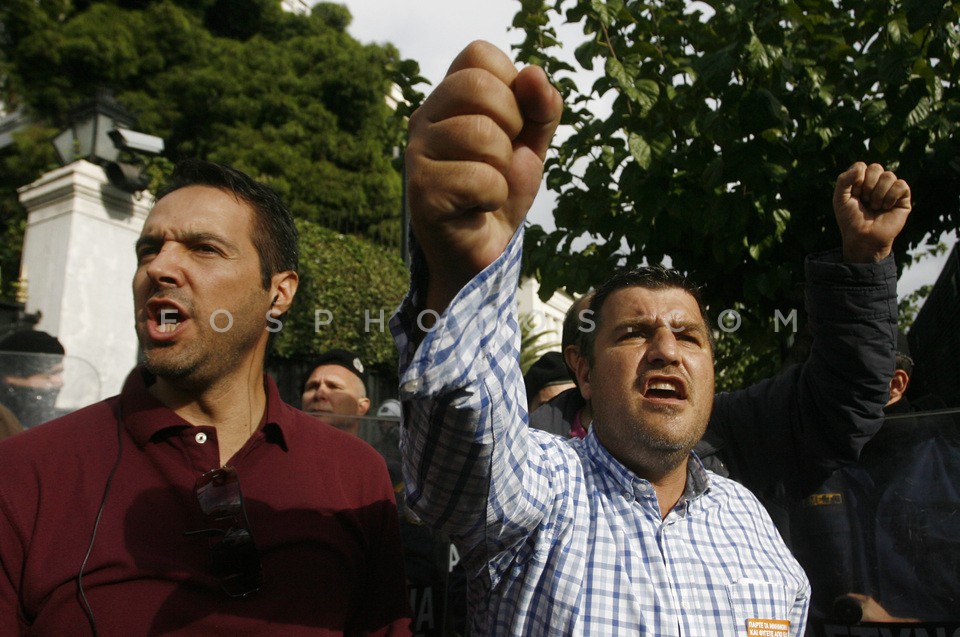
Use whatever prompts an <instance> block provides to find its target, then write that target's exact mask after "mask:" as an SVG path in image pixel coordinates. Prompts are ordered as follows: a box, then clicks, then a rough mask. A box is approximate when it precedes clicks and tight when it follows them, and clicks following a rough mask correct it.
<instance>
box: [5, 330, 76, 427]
mask: <svg viewBox="0 0 960 637" xmlns="http://www.w3.org/2000/svg"><path fill="white" fill-rule="evenodd" d="M64 353H65V352H64V349H63V345H62V344H61V343H60V341H59V339H57V338H56V337H55V336H51V335H50V334H47V333H46V332H40V331H36V330H20V331H17V332H13V333H12V334H8V335H7V336H6V337H4V338H3V340H0V404H2V405H4V406H5V407H7V408H8V409H9V411H11V412H12V413H13V414H14V415H15V416H16V418H17V420H19V424H20V425H22V427H23V428H30V427H35V426H36V425H39V424H40V423H43V422H46V421H47V420H51V419H53V418H54V417H56V416H57V413H56V402H57V396H59V395H60V390H61V388H62V387H63V356H64ZM9 426H10V428H11V429H17V426H16V425H14V424H13V423H12V422H11V424H10V425H9Z"/></svg>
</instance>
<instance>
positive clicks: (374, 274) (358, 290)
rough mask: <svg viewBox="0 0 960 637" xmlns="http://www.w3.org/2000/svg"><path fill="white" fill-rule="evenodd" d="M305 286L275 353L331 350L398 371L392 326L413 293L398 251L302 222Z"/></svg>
mask: <svg viewBox="0 0 960 637" xmlns="http://www.w3.org/2000/svg"><path fill="white" fill-rule="evenodd" d="M297 229H298V230H299V232H300V285H299V288H298V290H297V296H296V298H295V299H294V304H293V307H292V308H291V310H290V312H289V314H288V316H286V317H284V319H283V328H282V329H281V330H280V331H279V332H278V333H277V341H276V343H275V344H274V349H273V354H274V356H277V357H279V358H299V359H305V360H309V359H310V358H311V357H314V356H316V355H318V354H320V353H322V352H324V351H326V350H328V349H333V348H345V349H349V350H352V351H354V352H356V353H357V354H358V355H359V356H360V358H361V359H362V360H363V361H364V362H365V363H366V364H367V365H369V366H371V367H374V368H378V369H380V370H381V371H383V372H385V373H389V372H392V371H393V370H394V369H395V367H396V363H397V361H396V348H395V347H394V345H393V338H392V337H391V336H390V328H389V326H388V325H387V321H388V320H389V319H390V315H391V314H393V311H394V310H395V309H396V308H397V306H399V305H400V301H401V300H402V298H403V295H404V293H405V292H406V289H407V268H406V266H405V265H404V263H403V261H402V260H401V259H400V255H399V253H398V252H396V251H395V250H394V251H386V250H383V249H382V248H381V247H380V246H377V245H374V244H373V243H371V242H370V241H368V240H366V239H363V238H360V237H355V236H350V235H344V234H340V233H338V232H336V231H334V230H330V229H329V228H324V227H322V226H320V225H318V224H316V223H314V222H312V221H307V220H305V219H298V220H297Z"/></svg>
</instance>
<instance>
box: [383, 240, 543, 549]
mask: <svg viewBox="0 0 960 637" xmlns="http://www.w3.org/2000/svg"><path fill="white" fill-rule="evenodd" d="M522 239H523V230H522V228H521V229H519V230H518V231H517V234H516V235H514V237H513V238H512V240H511V241H510V243H509V245H508V246H507V248H506V250H505V251H504V253H503V254H502V255H501V256H500V257H499V258H498V259H497V260H496V261H495V262H494V263H492V264H491V265H490V266H488V267H487V268H486V269H485V270H484V271H483V272H481V273H480V274H478V275H477V276H476V277H475V278H474V279H473V280H471V281H470V282H469V283H468V284H467V285H466V286H464V288H463V289H462V290H461V291H460V292H459V294H458V295H457V296H456V297H455V298H454V299H453V301H452V302H451V304H450V306H449V307H447V309H446V310H445V311H444V313H443V314H442V315H441V316H439V318H437V320H436V323H435V325H434V327H433V328H432V329H430V330H429V331H427V332H426V333H425V334H424V335H423V339H422V341H420V342H419V344H418V343H417V338H418V336H419V335H420V333H421V332H422V331H423V330H422V329H421V327H420V326H419V325H418V320H420V319H421V318H422V316H421V312H420V309H419V308H420V306H421V299H422V298H424V293H425V289H424V288H425V286H424V281H425V280H426V276H427V273H426V272H425V265H424V263H423V259H422V254H421V253H420V251H419V249H418V248H416V247H414V250H413V254H414V259H413V263H412V265H411V286H410V292H409V294H408V296H407V298H406V299H405V300H404V302H403V303H402V305H401V306H400V309H399V310H398V311H397V313H396V314H395V315H394V317H393V318H392V319H391V330H392V332H393V334H394V338H395V340H396V343H397V348H398V351H399V353H400V397H401V400H403V401H404V423H403V428H402V434H401V443H400V447H401V451H402V454H403V473H404V480H405V483H406V495H407V500H406V501H407V506H408V507H409V508H410V509H411V510H412V511H413V512H414V513H415V514H416V515H417V516H418V517H419V518H420V519H422V520H423V521H424V522H426V523H427V524H429V525H430V526H433V527H435V528H440V529H442V530H444V531H445V532H446V533H447V534H448V535H449V536H450V537H451V539H453V540H454V541H455V542H456V543H457V545H458V548H460V550H461V553H462V556H463V560H464V563H465V564H466V565H468V566H469V565H470V564H473V565H475V566H477V567H479V566H480V565H482V564H484V563H486V562H488V561H489V560H490V558H491V556H492V555H493V554H498V553H504V552H506V551H508V550H509V549H510V547H514V546H516V545H518V544H519V543H520V542H522V541H523V540H524V538H525V537H527V536H528V535H529V534H530V533H531V532H532V531H533V529H535V528H536V527H537V526H538V525H539V524H540V522H541V521H542V519H543V517H544V515H545V512H546V511H547V510H549V508H550V506H549V505H550V504H551V500H552V498H551V495H550V493H551V480H552V479H555V478H552V475H553V474H554V473H555V471H553V470H548V469H547V467H546V464H547V463H546V460H545V458H544V455H543V454H540V453H537V452H536V449H538V448H539V445H540V444H541V443H538V442H537V440H539V438H538V435H537V434H539V433H540V432H537V434H534V435H530V432H529V430H528V428H527V426H526V421H527V413H526V396H525V394H524V386H523V378H522V375H521V373H520V364H519V347H520V327H519V324H518V318H517V304H516V289H517V281H518V276H519V267H520V256H521V245H522ZM542 444H544V445H547V444H548V443H547V442H545V441H543V442H542ZM530 449H534V450H535V451H534V452H532V453H531V452H530Z"/></svg>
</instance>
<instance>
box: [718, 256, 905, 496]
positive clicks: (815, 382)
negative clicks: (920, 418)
mask: <svg viewBox="0 0 960 637" xmlns="http://www.w3.org/2000/svg"><path fill="white" fill-rule="evenodd" d="M805 269H806V279H807V287H806V305H807V313H808V316H809V320H810V327H811V331H812V335H813V344H812V347H811V353H810V356H809V358H808V359H807V361H806V362H805V363H803V364H802V365H796V366H793V367H791V368H789V369H787V370H786V371H784V372H783V373H781V374H780V375H778V376H776V377H774V378H771V379H767V380H764V381H761V382H759V383H757V384H756V385H753V386H751V387H748V388H747V389H744V390H740V391H736V392H731V393H720V394H717V396H716V399H715V402H714V407H713V413H712V415H711V419H710V424H709V426H708V429H707V434H706V435H705V437H704V447H706V448H712V449H713V450H714V451H715V452H716V454H717V455H718V456H719V457H720V458H721V459H722V461H723V462H724V463H725V464H726V468H727V470H728V472H729V474H730V477H731V478H733V479H735V480H737V481H739V482H741V483H742V484H744V485H746V486H747V487H748V488H750V489H751V490H752V491H754V492H755V493H757V494H758V495H760V496H761V497H763V496H765V495H771V494H772V493H773V491H774V489H777V490H779V488H780V487H782V488H785V489H786V492H787V493H788V494H789V495H791V496H803V495H806V494H808V493H809V492H811V491H812V490H813V489H815V488H816V487H817V485H819V484H820V483H821V482H822V481H823V480H824V479H826V477H827V476H829V475H830V474H831V473H832V472H833V470H835V469H836V468H837V467H839V466H841V465H843V464H845V463H848V462H851V461H853V460H856V458H857V456H858V455H859V453H860V449H861V448H862V447H863V445H864V443H866V441H867V440H869V439H870V437H871V436H872V435H873V434H874V433H876V431H877V430H878V429H879V428H880V425H881V424H882V422H883V406H884V404H885V403H886V401H887V397H888V395H889V384H890V378H891V377H892V375H893V369H894V351H895V348H896V334H897V289H896V284H897V269H896V265H895V263H894V261H893V258H892V257H888V258H887V259H885V260H883V261H882V262H880V263H877V264H850V263H843V262H842V261H841V257H840V251H839V250H835V251H830V252H825V253H821V254H818V255H812V256H810V257H808V258H807V261H806V264H805ZM781 329H785V328H783V327H781Z"/></svg>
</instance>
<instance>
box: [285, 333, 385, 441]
mask: <svg viewBox="0 0 960 637" xmlns="http://www.w3.org/2000/svg"><path fill="white" fill-rule="evenodd" d="M366 384H367V372H366V370H365V368H364V366H363V363H362V362H361V361H360V357H359V356H357V355H356V354H355V353H353V352H351V351H348V350H345V349H333V350H330V351H329V352H324V353H323V354H321V355H320V356H319V358H317V360H316V361H314V368H313V370H312V371H311V372H310V374H309V375H308V376H307V379H306V380H305V381H304V383H303V392H302V395H301V396H300V401H301V408H302V409H303V410H304V411H306V412H308V413H310V414H311V415H314V416H317V417H318V418H320V419H321V420H322V421H323V422H326V423H327V424H329V425H333V426H334V427H336V428H337V429H342V430H343V431H346V432H347V433H349V434H352V435H354V436H356V435H359V433H360V420H361V419H360V418H357V416H365V415H366V413H367V412H368V411H369V410H370V399H369V398H367V385H366Z"/></svg>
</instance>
